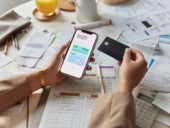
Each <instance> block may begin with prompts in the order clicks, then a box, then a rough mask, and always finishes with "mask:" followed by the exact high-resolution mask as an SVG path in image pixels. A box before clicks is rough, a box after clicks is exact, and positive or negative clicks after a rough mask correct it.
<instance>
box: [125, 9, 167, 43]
mask: <svg viewBox="0 0 170 128" xmlns="http://www.w3.org/2000/svg"><path fill="white" fill-rule="evenodd" d="M169 12H170V10H166V11H162V12H157V13H154V14H150V13H149V14H147V15H146V14H145V15H143V16H138V17H134V18H129V19H126V20H124V25H123V24H122V28H124V32H123V35H124V36H125V37H126V39H127V40H128V41H129V42H134V43H135V42H137V41H141V40H144V39H148V38H151V37H155V36H159V35H161V34H166V33H169V32H170V15H169Z"/></svg>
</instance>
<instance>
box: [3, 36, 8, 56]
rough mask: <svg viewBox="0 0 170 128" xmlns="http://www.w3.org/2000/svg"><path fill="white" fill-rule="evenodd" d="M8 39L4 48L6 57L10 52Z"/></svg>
mask: <svg viewBox="0 0 170 128" xmlns="http://www.w3.org/2000/svg"><path fill="white" fill-rule="evenodd" d="M8 43H9V42H8V39H6V41H5V46H4V51H3V53H4V54H5V55H6V54H7V51H8Z"/></svg>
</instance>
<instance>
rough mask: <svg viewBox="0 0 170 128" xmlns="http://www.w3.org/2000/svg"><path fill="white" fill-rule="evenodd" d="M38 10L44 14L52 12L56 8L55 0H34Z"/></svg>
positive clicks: (47, 14) (48, 14)
mask: <svg viewBox="0 0 170 128" xmlns="http://www.w3.org/2000/svg"><path fill="white" fill-rule="evenodd" d="M35 3H36V6H37V8H38V10H39V11H40V12H41V13H43V14H44V15H46V16H50V15H52V14H54V12H55V10H56V8H57V0H35Z"/></svg>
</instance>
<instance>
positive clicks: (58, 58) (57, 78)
mask: <svg viewBox="0 0 170 128" xmlns="http://www.w3.org/2000/svg"><path fill="white" fill-rule="evenodd" d="M69 44H70V42H68V43H67V44H65V45H63V46H62V47H61V48H60V49H59V50H58V52H56V53H55V54H54V56H53V57H52V59H51V60H50V62H49V63H48V65H47V66H46V67H45V68H43V69H42V70H43V72H44V76H45V81H46V84H47V85H54V84H57V83H60V82H61V81H63V80H64V79H65V78H66V76H63V75H62V74H60V72H59V69H60V66H61V64H62V62H63V59H64V56H65V53H66V50H67V48H68V46H69ZM92 56H93V55H92ZM94 60H95V59H94V58H93V57H91V58H90V61H91V62H93V61H94ZM86 70H91V66H89V65H88V66H87V69H86Z"/></svg>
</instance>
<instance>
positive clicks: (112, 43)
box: [98, 37, 129, 61]
mask: <svg viewBox="0 0 170 128" xmlns="http://www.w3.org/2000/svg"><path fill="white" fill-rule="evenodd" d="M126 48H129V46H127V45H125V44H122V43H120V42H118V41H116V40H114V39H112V38H110V37H106V38H105V39H104V40H103V42H102V43H101V45H100V46H99V47H98V50H99V51H101V52H103V53H105V54H107V55H109V56H111V57H113V58H115V59H116V60H118V61H121V60H122V59H123V55H124V52H125V49H126Z"/></svg>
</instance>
